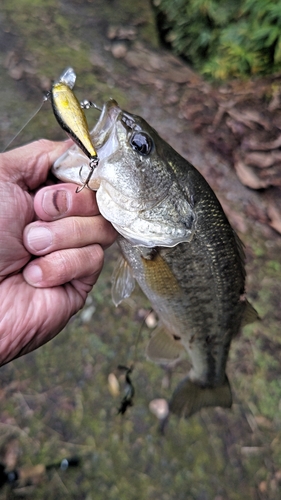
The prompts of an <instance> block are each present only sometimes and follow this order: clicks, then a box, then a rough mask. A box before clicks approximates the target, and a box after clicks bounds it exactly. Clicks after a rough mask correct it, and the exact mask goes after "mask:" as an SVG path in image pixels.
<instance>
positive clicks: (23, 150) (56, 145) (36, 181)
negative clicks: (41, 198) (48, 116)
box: [0, 139, 72, 190]
mask: <svg viewBox="0 0 281 500" xmlns="http://www.w3.org/2000/svg"><path fill="white" fill-rule="evenodd" d="M71 144H72V141H65V142H54V141H48V140H46V139H40V140H39V141H35V142H32V143H30V144H27V145H25V146H22V147H20V148H17V149H13V150H11V151H8V152H7V153H3V154H2V155H1V157H0V179H1V180H2V181H10V182H13V183H15V184H20V185H21V187H23V188H25V189H30V190H34V189H36V188H37V187H38V186H40V185H41V184H43V183H44V182H45V180H46V178H47V176H48V172H49V170H50V168H51V166H52V165H53V163H54V162H55V160H56V159H57V158H58V157H59V156H60V155H61V154H63V153H64V151H66V150H67V149H68V148H69V147H70V145H71Z"/></svg>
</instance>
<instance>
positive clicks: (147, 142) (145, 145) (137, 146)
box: [130, 132, 153, 156]
mask: <svg viewBox="0 0 281 500" xmlns="http://www.w3.org/2000/svg"><path fill="white" fill-rule="evenodd" d="M130 144H131V146H132V148H133V149H134V151H137V153H139V154H140V155H143V156H148V155H149V154H150V153H151V151H152V149H153V140H152V139H151V137H150V135H148V134H146V133H145V132H135V133H134V134H133V135H132V136H131V138H130Z"/></svg>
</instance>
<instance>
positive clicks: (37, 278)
mask: <svg viewBox="0 0 281 500" xmlns="http://www.w3.org/2000/svg"><path fill="white" fill-rule="evenodd" d="M42 277H43V273H42V271H41V267H39V266H37V265H36V264H34V265H30V266H28V267H27V268H26V269H25V271H24V278H25V280H26V281H27V283H29V284H30V285H36V283H40V282H41V281H42Z"/></svg>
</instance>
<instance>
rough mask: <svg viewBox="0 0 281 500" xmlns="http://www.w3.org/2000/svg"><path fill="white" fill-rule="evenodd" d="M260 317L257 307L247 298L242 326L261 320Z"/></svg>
mask: <svg viewBox="0 0 281 500" xmlns="http://www.w3.org/2000/svg"><path fill="white" fill-rule="evenodd" d="M259 319H260V317H259V315H258V313H257V311H256V310H255V308H254V307H253V306H252V304H250V302H248V300H246V306H245V310H244V313H243V317H242V322H241V327H243V326H246V325H249V324H250V323H254V321H257V320H259Z"/></svg>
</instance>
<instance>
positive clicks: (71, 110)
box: [46, 68, 99, 193]
mask: <svg viewBox="0 0 281 500" xmlns="http://www.w3.org/2000/svg"><path fill="white" fill-rule="evenodd" d="M75 80H76V75H75V72H74V70H73V69H72V68H67V69H66V70H65V71H64V73H63V74H62V75H61V76H60V78H59V80H58V81H57V82H55V83H54V84H53V85H52V88H51V90H50V91H49V92H48V93H47V96H46V97H47V98H50V100H51V103H52V108H53V111H54V115H55V117H56V119H57V121H58V123H59V125H60V126H61V127H62V128H63V130H65V131H66V132H67V134H68V135H69V136H70V137H71V138H72V139H73V141H74V142H75V143H76V144H77V146H79V147H80V148H81V149H82V151H83V153H85V155H86V156H87V157H88V158H89V160H90V162H89V169H90V170H89V173H88V176H87V177H86V180H85V182H84V183H83V185H82V186H81V187H79V188H77V189H76V192H77V193H78V192H80V191H82V189H84V187H88V183H89V181H90V179H91V176H92V174H93V172H94V169H95V168H96V167H97V165H98V163H99V158H98V155H97V152H96V150H95V148H94V146H93V144H92V141H91V137H90V133H89V128H88V123H87V120H86V116H85V113H84V111H83V108H86V109H87V108H89V107H91V106H94V107H95V104H94V103H91V102H90V101H84V103H82V104H80V103H79V101H78V99H77V97H76V96H75V94H74V93H73V91H72V89H73V87H74V84H75ZM81 168H82V167H81Z"/></svg>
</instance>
